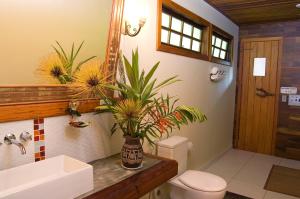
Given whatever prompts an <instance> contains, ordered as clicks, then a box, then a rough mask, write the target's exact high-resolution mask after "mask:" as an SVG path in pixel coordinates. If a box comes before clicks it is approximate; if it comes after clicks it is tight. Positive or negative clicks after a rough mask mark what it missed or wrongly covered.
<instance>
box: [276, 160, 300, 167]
mask: <svg viewBox="0 0 300 199" xmlns="http://www.w3.org/2000/svg"><path fill="white" fill-rule="evenodd" d="M279 165H280V166H284V167H289V168H293V169H300V161H297V160H289V159H283V160H282V161H281V162H280V164H279Z"/></svg>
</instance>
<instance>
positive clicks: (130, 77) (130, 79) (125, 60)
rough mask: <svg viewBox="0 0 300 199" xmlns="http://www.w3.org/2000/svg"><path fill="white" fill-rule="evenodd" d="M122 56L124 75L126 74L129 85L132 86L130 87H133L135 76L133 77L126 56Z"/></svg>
mask: <svg viewBox="0 0 300 199" xmlns="http://www.w3.org/2000/svg"><path fill="white" fill-rule="evenodd" d="M123 57H124V66H125V71H126V75H127V78H128V80H129V82H130V85H131V86H132V88H134V89H135V85H136V83H135V77H134V72H133V70H132V67H131V65H130V63H129V61H128V60H127V58H126V57H125V56H123Z"/></svg>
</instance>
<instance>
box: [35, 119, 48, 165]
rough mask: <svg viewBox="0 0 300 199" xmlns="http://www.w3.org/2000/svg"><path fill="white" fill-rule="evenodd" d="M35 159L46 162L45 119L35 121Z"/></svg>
mask: <svg viewBox="0 0 300 199" xmlns="http://www.w3.org/2000/svg"><path fill="white" fill-rule="evenodd" d="M33 129H34V159H35V161H36V162H37V161H40V160H45V158H46V153H45V130H44V118H39V119H34V122H33Z"/></svg>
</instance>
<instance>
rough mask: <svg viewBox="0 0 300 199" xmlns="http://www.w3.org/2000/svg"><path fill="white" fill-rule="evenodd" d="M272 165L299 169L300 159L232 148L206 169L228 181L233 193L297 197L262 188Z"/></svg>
mask: <svg viewBox="0 0 300 199" xmlns="http://www.w3.org/2000/svg"><path fill="white" fill-rule="evenodd" d="M273 165H281V166H286V167H290V168H295V169H300V161H296V160H289V159H284V158H279V157H275V156H270V155H264V154H258V153H252V152H247V151H242V150H235V149H232V150H230V151H228V152H227V153H226V154H224V155H223V156H222V157H221V158H220V159H219V160H217V161H215V162H214V163H213V164H212V165H211V166H210V167H209V168H208V169H207V170H206V171H208V172H211V173H214V174H216V175H219V176H221V177H223V178H224V179H225V180H226V181H227V183H228V191H230V192H233V193H237V194H240V195H244V196H247V197H250V198H254V199H262V198H264V199H297V197H293V196H289V195H285V194H280V193H275V192H271V191H266V190H264V188H263V187H264V185H265V182H266V180H267V178H268V176H269V172H270V170H271V168H272V166H273ZM298 199H300V198H298Z"/></svg>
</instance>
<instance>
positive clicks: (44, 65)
mask: <svg viewBox="0 0 300 199" xmlns="http://www.w3.org/2000/svg"><path fill="white" fill-rule="evenodd" d="M37 74H38V75H39V76H40V77H41V78H42V79H46V80H47V81H48V82H49V83H62V84H64V83H66V82H65V81H64V77H63V76H64V75H65V74H66V71H65V68H64V66H63V63H62V62H61V59H60V58H59V56H58V55H57V54H55V53H52V54H49V55H48V56H47V57H45V58H44V59H43V60H42V61H41V63H40V65H39V67H38V69H37Z"/></svg>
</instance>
